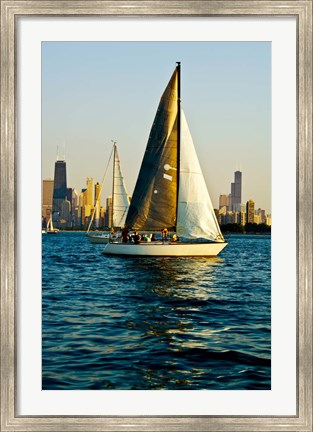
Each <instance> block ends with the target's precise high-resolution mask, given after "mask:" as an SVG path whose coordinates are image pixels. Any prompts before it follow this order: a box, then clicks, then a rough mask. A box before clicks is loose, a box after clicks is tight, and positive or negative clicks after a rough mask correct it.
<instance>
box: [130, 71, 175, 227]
mask: <svg viewBox="0 0 313 432" xmlns="http://www.w3.org/2000/svg"><path fill="white" fill-rule="evenodd" d="M177 98H178V72H177V70H176V69H175V71H174V73H173V75H172V77H171V79H170V81H169V83H168V85H167V87H166V89H165V91H164V93H163V95H162V97H161V100H160V103H159V106H158V110H157V113H156V115H155V119H154V122H153V125H152V128H151V132H150V136H149V140H148V144H147V148H146V152H145V155H144V158H143V161H142V164H141V168H140V172H139V176H138V179H137V183H136V186H135V189H134V193H133V197H132V200H131V204H130V207H129V211H128V215H127V218H126V225H127V226H128V227H129V228H133V229H141V230H145V231H149V230H161V229H162V228H164V227H168V228H170V227H174V226H175V225H176V201H177V112H178V107H177Z"/></svg>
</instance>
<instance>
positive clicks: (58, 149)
mask: <svg viewBox="0 0 313 432" xmlns="http://www.w3.org/2000/svg"><path fill="white" fill-rule="evenodd" d="M58 160H59V145H57V161H58Z"/></svg>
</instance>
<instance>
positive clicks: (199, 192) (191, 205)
mask: <svg viewBox="0 0 313 432" xmlns="http://www.w3.org/2000/svg"><path fill="white" fill-rule="evenodd" d="M176 231H177V234H178V236H180V237H185V238H189V239H196V238H204V239H209V240H213V241H224V239H223V235H222V233H221V230H220V228H219V225H218V222H217V219H216V216H215V213H214V209H213V206H212V202H211V198H210V195H209V192H208V190H207V187H206V184H205V180H204V177H203V174H202V170H201V167H200V164H199V160H198V157H197V154H196V151H195V148H194V144H193V140H192V137H191V134H190V131H189V128H188V124H187V121H186V118H185V115H184V112H183V110H181V147H180V175H179V193H178V214H177V226H176Z"/></svg>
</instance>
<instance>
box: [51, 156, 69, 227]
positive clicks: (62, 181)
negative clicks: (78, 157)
mask: <svg viewBox="0 0 313 432" xmlns="http://www.w3.org/2000/svg"><path fill="white" fill-rule="evenodd" d="M66 197H67V184H66V162H65V161H64V160H58V161H56V163H55V167H54V189H53V204H52V212H53V214H54V215H55V216H56V217H55V218H54V220H58V217H57V214H60V212H61V210H62V204H63V202H64V201H65V200H66Z"/></svg>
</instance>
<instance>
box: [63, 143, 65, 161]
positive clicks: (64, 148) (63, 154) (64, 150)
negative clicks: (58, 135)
mask: <svg viewBox="0 0 313 432" xmlns="http://www.w3.org/2000/svg"><path fill="white" fill-rule="evenodd" d="M63 160H64V161H65V140H64V141H63Z"/></svg>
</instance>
